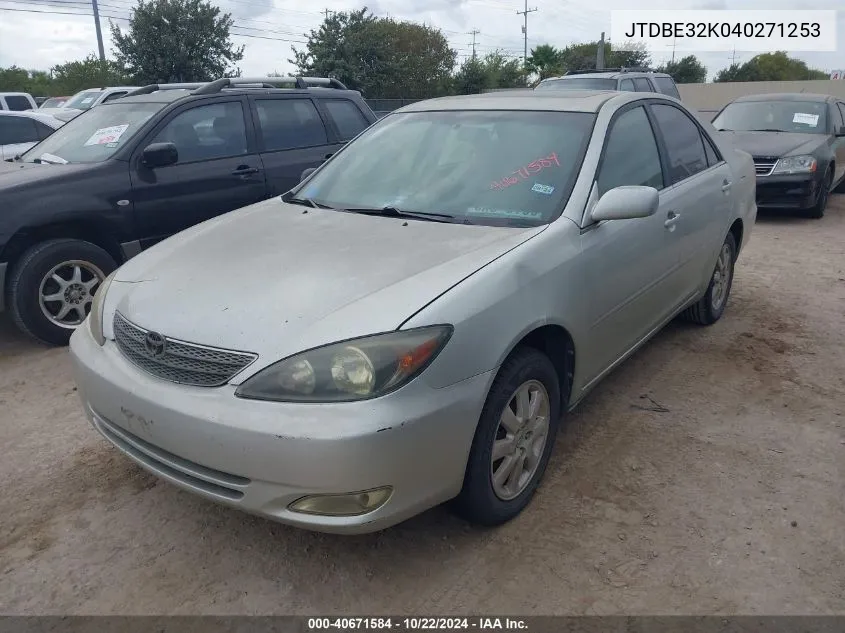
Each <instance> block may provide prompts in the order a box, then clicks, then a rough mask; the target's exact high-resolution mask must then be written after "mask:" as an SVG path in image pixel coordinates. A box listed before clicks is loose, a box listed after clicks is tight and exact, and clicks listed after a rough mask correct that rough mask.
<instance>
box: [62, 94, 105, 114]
mask: <svg viewBox="0 0 845 633" xmlns="http://www.w3.org/2000/svg"><path fill="white" fill-rule="evenodd" d="M100 94H102V93H101V91H99V90H90V91H83V92H77V93H76V94H75V95H73V96H72V97H71V98H70V99H69V100H68V102H67V103H66V104H65V107H66V108H76V109H77V110H87V109H88V108H90V107H91V106H92V105H94V102H95V101H96V100H97V97H99V96H100Z"/></svg>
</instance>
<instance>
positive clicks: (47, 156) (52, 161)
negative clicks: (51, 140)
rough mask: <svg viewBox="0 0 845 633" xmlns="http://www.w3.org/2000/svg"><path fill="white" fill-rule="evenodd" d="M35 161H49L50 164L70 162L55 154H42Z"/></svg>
mask: <svg viewBox="0 0 845 633" xmlns="http://www.w3.org/2000/svg"><path fill="white" fill-rule="evenodd" d="M32 162H33V163H47V164H48V165H67V164H68V162H67V161H66V160H65V159H64V158H62V157H61V156H55V155H53V154H41V156H39V157H38V158H34V159H33V160H32Z"/></svg>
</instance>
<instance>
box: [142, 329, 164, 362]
mask: <svg viewBox="0 0 845 633" xmlns="http://www.w3.org/2000/svg"><path fill="white" fill-rule="evenodd" d="M166 348H167V340H166V339H165V338H164V337H163V336H162V335H161V334H159V333H158V332H147V338H146V339H144V349H146V350H147V354H148V355H149V357H150V358H158V357H159V356H162V355H163V354H164V350H165V349H166Z"/></svg>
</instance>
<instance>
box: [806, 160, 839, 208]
mask: <svg viewBox="0 0 845 633" xmlns="http://www.w3.org/2000/svg"><path fill="white" fill-rule="evenodd" d="M832 184H833V172H831V171H830V169H829V168H828V170H827V173H825V175H824V178H822V181H821V183H819V197H818V198H817V199H816V204H814V205H813V206H812V207H810V208H809V209H807V217H808V218H813V219H816V220H818V219H819V218H823V217H824V210H825V209H826V208H827V201H828V199H829V198H830V187H831V185H832Z"/></svg>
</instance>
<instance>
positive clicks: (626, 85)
mask: <svg viewBox="0 0 845 633" xmlns="http://www.w3.org/2000/svg"><path fill="white" fill-rule="evenodd" d="M619 90H625V91H627V92H636V89H635V88H634V82H633V80H631V79H623V80H622V82H621V83H620V84H619Z"/></svg>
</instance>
